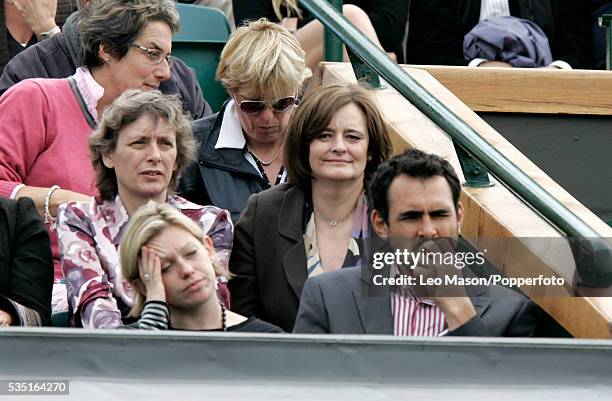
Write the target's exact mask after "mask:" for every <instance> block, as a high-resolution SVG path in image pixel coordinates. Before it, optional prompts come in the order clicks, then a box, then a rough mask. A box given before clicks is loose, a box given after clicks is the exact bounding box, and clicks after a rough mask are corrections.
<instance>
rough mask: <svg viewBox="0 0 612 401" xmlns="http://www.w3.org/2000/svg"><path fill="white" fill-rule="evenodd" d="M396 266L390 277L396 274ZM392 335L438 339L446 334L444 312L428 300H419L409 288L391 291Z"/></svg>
mask: <svg viewBox="0 0 612 401" xmlns="http://www.w3.org/2000/svg"><path fill="white" fill-rule="evenodd" d="M398 273H399V272H398V270H397V267H396V266H392V267H391V275H392V276H394V275H396V274H398ZM391 315H392V316H393V335H394V336H411V337H439V336H444V335H446V334H447V333H448V329H447V328H446V319H445V317H444V312H442V310H441V309H440V307H438V305H437V304H436V303H435V302H434V301H433V300H432V299H429V298H419V297H417V296H416V294H415V293H414V291H413V290H412V289H411V288H410V287H399V288H395V289H393V290H392V291H391Z"/></svg>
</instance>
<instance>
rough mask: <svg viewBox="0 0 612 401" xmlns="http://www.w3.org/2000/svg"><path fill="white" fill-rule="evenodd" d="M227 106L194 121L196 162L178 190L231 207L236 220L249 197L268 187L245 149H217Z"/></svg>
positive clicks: (192, 197) (195, 198)
mask: <svg viewBox="0 0 612 401" xmlns="http://www.w3.org/2000/svg"><path fill="white" fill-rule="evenodd" d="M226 105H227V102H226V103H225V104H224V105H223V107H222V108H221V111H219V113H217V114H214V115H212V116H209V117H206V118H203V119H200V120H197V121H194V122H193V134H194V136H195V137H196V139H197V140H198V143H199V150H198V156H197V161H196V162H195V163H192V164H190V165H189V166H188V167H187V169H186V170H185V172H183V175H182V176H181V181H180V185H179V189H178V193H180V195H181V196H183V197H184V198H186V199H188V200H190V201H191V202H194V203H197V204H199V205H214V206H217V207H220V208H223V209H227V210H229V211H230V213H231V215H232V221H233V222H234V223H236V222H237V221H238V218H239V217H240V213H241V212H242V210H243V209H244V208H246V205H247V200H248V199H249V196H251V194H254V193H257V192H260V191H263V190H264V189H266V183H265V181H264V180H263V178H261V176H260V175H259V173H258V172H257V170H255V167H253V165H251V163H249V162H248V161H247V160H246V159H245V158H244V151H243V150H242V149H229V148H224V149H215V145H216V143H217V140H218V139H219V131H220V130H221V123H222V121H223V113H224V112H225V107H226Z"/></svg>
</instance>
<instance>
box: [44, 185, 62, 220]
mask: <svg viewBox="0 0 612 401" xmlns="http://www.w3.org/2000/svg"><path fill="white" fill-rule="evenodd" d="M57 189H60V187H59V185H54V186H52V187H51V188H49V190H48V191H47V196H45V224H49V223H51V226H49V229H50V230H55V227H56V224H55V217H53V216H51V212H50V211H49V201H50V200H51V195H53V192H55V191H56V190H57Z"/></svg>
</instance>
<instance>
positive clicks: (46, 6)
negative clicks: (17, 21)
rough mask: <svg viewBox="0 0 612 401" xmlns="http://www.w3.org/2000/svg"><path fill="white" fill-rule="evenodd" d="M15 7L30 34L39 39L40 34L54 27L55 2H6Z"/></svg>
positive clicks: (51, 0)
mask: <svg viewBox="0 0 612 401" xmlns="http://www.w3.org/2000/svg"><path fill="white" fill-rule="evenodd" d="M7 2H8V3H9V4H12V5H14V6H15V8H16V9H17V11H19V14H21V17H22V18H23V20H24V21H25V23H26V24H28V26H29V27H30V29H31V30H32V32H34V34H35V35H36V37H37V38H39V39H40V34H41V33H43V32H48V31H50V30H51V29H53V27H55V12H56V10H57V0H7Z"/></svg>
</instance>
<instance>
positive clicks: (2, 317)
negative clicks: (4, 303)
mask: <svg viewBox="0 0 612 401" xmlns="http://www.w3.org/2000/svg"><path fill="white" fill-rule="evenodd" d="M12 323H13V318H12V317H11V315H9V314H8V313H6V312H5V311H3V310H2V309H0V327H8V326H10V325H11V324H12Z"/></svg>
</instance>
